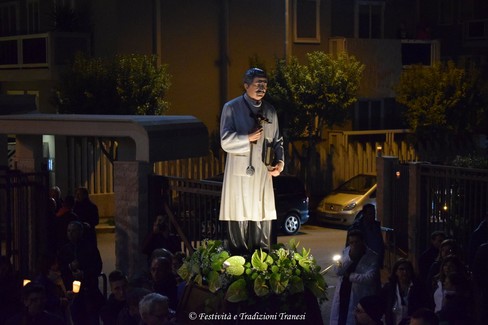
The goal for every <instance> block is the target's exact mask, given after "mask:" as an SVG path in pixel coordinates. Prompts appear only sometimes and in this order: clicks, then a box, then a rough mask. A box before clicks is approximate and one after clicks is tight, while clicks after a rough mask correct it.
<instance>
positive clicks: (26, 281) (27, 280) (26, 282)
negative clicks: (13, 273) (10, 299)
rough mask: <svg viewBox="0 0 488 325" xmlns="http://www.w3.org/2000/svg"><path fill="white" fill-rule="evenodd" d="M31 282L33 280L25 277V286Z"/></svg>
mask: <svg viewBox="0 0 488 325" xmlns="http://www.w3.org/2000/svg"><path fill="white" fill-rule="evenodd" d="M29 282H31V280H29V279H24V287H25V286H26V285H27V284H28V283H29Z"/></svg>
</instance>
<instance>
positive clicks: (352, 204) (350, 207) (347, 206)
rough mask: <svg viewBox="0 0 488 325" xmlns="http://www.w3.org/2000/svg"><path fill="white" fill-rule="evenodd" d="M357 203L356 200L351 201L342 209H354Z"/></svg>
mask: <svg viewBox="0 0 488 325" xmlns="http://www.w3.org/2000/svg"><path fill="white" fill-rule="evenodd" d="M356 205H357V204H356V202H353V203H350V204H348V205H346V206H345V207H344V209H342V210H344V211H349V210H352V209H354V208H355V207H356Z"/></svg>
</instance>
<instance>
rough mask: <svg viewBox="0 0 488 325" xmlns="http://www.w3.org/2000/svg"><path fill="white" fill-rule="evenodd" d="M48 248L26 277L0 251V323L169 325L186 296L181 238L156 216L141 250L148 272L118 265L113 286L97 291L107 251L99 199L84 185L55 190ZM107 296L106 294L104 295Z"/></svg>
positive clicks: (111, 276) (111, 278)
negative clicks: (101, 244) (102, 244)
mask: <svg viewBox="0 0 488 325" xmlns="http://www.w3.org/2000/svg"><path fill="white" fill-rule="evenodd" d="M46 218H47V220H48V223H49V227H48V229H49V234H48V236H47V238H48V241H49V243H48V248H49V249H48V250H47V252H46V253H45V254H43V255H42V256H40V258H39V263H38V265H37V266H36V270H35V274H34V275H33V276H31V279H30V282H26V281H25V280H24V279H22V278H21V277H20V275H19V274H17V273H16V272H15V271H14V269H13V265H12V263H11V261H10V259H9V258H7V257H6V256H1V257H0V288H1V290H0V325H14V324H26V325H27V324H46V325H47V324H49V325H51V324H52V325H57V324H60V325H61V324H65V325H92V324H93V325H95V324H96V325H100V324H103V325H115V324H119V325H141V324H147V325H151V324H158V325H160V324H172V323H174V321H175V310H176V306H177V303H178V299H179V297H181V295H182V288H183V287H182V285H181V283H182V281H180V280H181V279H180V278H179V277H178V275H177V274H176V270H177V269H178V268H179V267H180V266H181V264H182V263H183V259H184V258H185V254H184V253H183V252H181V241H180V239H179V238H177V237H176V236H175V235H173V234H171V233H170V232H169V221H168V219H167V218H165V217H163V216H158V217H157V218H156V220H155V222H154V225H153V229H152V232H150V233H149V234H148V236H147V238H146V240H145V241H144V243H143V245H142V247H141V249H140V251H141V253H142V254H146V255H147V256H148V269H149V271H148V272H147V274H145V275H143V276H141V277H140V278H137V279H130V280H129V279H128V277H127V275H126V274H124V273H123V272H121V271H120V270H113V271H112V272H110V273H109V274H108V278H107V282H108V285H109V287H110V291H108V290H107V292H104V293H105V294H104V293H103V292H102V291H101V290H100V282H101V281H100V280H101V279H102V280H103V277H104V276H105V275H104V274H103V273H102V258H101V255H100V251H99V249H98V245H97V236H96V231H95V226H96V225H97V224H98V223H99V214H98V208H97V206H96V204H94V203H93V202H92V201H91V200H90V198H89V195H88V191H87V189H86V188H78V189H76V191H75V195H74V196H70V195H67V196H65V197H61V191H60V189H59V188H57V187H54V188H52V189H51V191H50V196H49V211H48V215H47V216H46ZM107 295H108V297H107Z"/></svg>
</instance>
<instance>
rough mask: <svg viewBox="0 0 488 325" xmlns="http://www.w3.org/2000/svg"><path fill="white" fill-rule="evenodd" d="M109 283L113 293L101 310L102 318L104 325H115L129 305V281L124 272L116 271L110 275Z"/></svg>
mask: <svg viewBox="0 0 488 325" xmlns="http://www.w3.org/2000/svg"><path fill="white" fill-rule="evenodd" d="M108 282H109V284H110V292H111V293H110V296H109V297H108V300H107V302H106V303H105V305H103V307H102V309H101V310H100V318H101V319H102V321H103V325H115V324H117V317H118V315H119V313H120V311H121V310H122V309H123V308H124V306H125V305H126V304H127V301H126V298H127V297H126V296H127V286H128V280H127V277H126V276H125V274H124V273H122V271H119V270H114V271H112V272H110V274H109V275H108Z"/></svg>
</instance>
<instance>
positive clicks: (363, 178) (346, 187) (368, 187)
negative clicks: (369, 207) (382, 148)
mask: <svg viewBox="0 0 488 325" xmlns="http://www.w3.org/2000/svg"><path fill="white" fill-rule="evenodd" d="M367 203H371V204H373V205H375V206H376V175H369V174H359V175H356V176H354V177H353V178H351V179H349V180H348V181H346V182H345V183H343V184H342V185H340V186H339V187H338V188H336V189H335V190H334V191H332V193H330V194H329V195H327V196H326V197H325V198H324V199H322V200H321V201H320V202H319V204H318V206H317V210H316V218H317V220H318V221H320V222H324V223H330V224H335V225H344V226H349V225H351V224H352V223H353V222H354V220H356V219H357V218H358V217H359V216H360V213H361V210H362V208H363V206H364V205H365V204H367Z"/></svg>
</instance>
